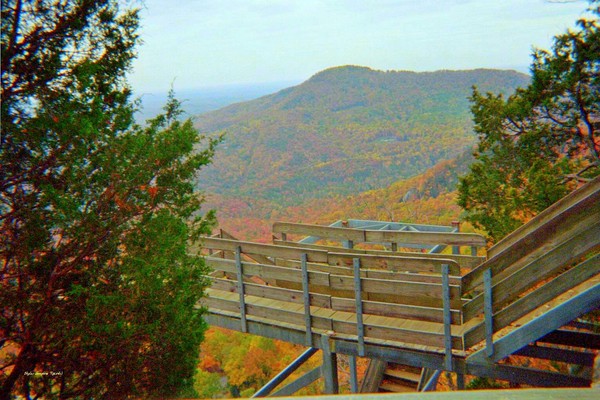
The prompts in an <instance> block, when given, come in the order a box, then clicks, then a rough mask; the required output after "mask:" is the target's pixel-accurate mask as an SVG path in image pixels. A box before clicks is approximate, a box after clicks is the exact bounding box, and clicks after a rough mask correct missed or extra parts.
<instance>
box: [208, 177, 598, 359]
mask: <svg viewBox="0 0 600 400" xmlns="http://www.w3.org/2000/svg"><path fill="white" fill-rule="evenodd" d="M274 232H275V233H276V234H279V235H281V236H282V237H281V239H277V240H276V244H259V243H252V242H244V241H239V240H235V239H233V238H231V237H229V238H214V237H213V238H204V239H203V242H204V243H203V248H204V249H205V250H206V251H208V256H207V257H206V260H207V263H208V265H209V266H210V267H211V268H213V270H214V272H213V273H212V274H211V276H210V279H211V280H212V287H211V289H209V290H208V297H207V298H205V299H203V302H204V304H205V305H206V306H208V307H209V308H210V310H211V313H217V314H218V313H220V314H222V315H226V316H228V317H231V318H236V319H237V318H239V323H240V330H242V331H246V330H247V323H248V321H259V322H261V323H263V324H265V325H275V326H277V325H282V324H285V325H286V326H288V327H292V329H295V330H298V331H304V332H306V343H305V344H306V345H308V346H311V345H312V340H313V333H323V332H334V334H335V335H336V336H339V337H344V338H346V339H347V340H350V341H356V342H357V343H358V345H359V348H362V349H364V346H365V342H367V343H368V342H372V343H379V344H390V343H391V344H392V345H393V344H395V345H397V346H400V347H402V346H404V347H416V348H427V349H431V350H432V351H434V352H443V353H444V354H445V360H446V363H447V364H446V365H447V369H449V370H451V368H452V366H451V363H452V357H453V351H454V352H455V353H456V352H457V351H458V352H461V351H462V352H464V351H467V350H469V349H471V348H472V347H473V346H474V345H475V344H477V343H479V342H481V341H483V340H485V341H486V346H487V348H488V349H489V352H490V354H491V353H493V349H494V340H495V338H494V335H495V334H496V333H498V331H500V330H501V329H503V328H505V327H507V326H509V325H510V324H512V323H514V322H515V321H517V320H518V319H520V318H522V317H524V316H526V315H527V314H529V313H530V312H531V311H534V310H536V309H539V308H540V307H541V306H544V305H547V304H548V303H550V302H551V301H553V300H554V299H555V298H557V297H559V296H561V295H564V294H565V293H567V292H570V291H573V292H574V295H577V293H579V291H585V290H587V289H586V288H590V287H591V288H593V289H594V290H595V292H594V294H592V295H591V296H592V297H590V296H589V295H588V297H587V299H590V298H591V301H592V302H594V301H596V303H598V305H600V296H596V294H595V293H596V291H597V290H598V289H599V288H600V276H599V274H600V255H599V254H598V250H599V249H600V178H597V179H595V180H594V181H593V182H590V183H589V184H587V185H586V186H584V187H583V188H581V189H580V190H577V191H575V192H573V193H572V194H571V195H569V196H567V197H565V198H564V199H562V200H561V201H560V202H559V203H557V204H556V205H554V206H552V207H550V208H549V209H548V210H546V211H544V212H543V213H541V214H540V215H538V216H537V217H536V218H534V219H533V220H531V221H530V222H529V223H527V224H525V225H524V226H523V227H522V228H520V229H518V230H517V231H515V232H514V233H513V234H511V235H510V236H508V237H507V238H506V239H504V240H503V241H501V242H500V243H498V244H497V245H496V246H494V247H492V248H491V249H490V250H489V255H490V257H489V258H488V260H487V261H485V262H483V263H480V265H478V266H476V267H474V268H473V266H474V262H478V261H481V257H472V256H460V255H445V254H435V255H434V254H421V253H409V252H404V253H397V252H390V251H373V250H364V249H360V250H359V249H343V248H340V247H332V246H318V245H308V244H303V243H295V242H292V241H290V240H288V238H287V237H286V235H287V234H296V235H310V236H318V237H324V238H327V239H337V240H345V241H353V242H354V243H359V242H369V241H374V242H381V241H385V242H394V241H395V242H396V243H407V242H410V243H417V242H420V243H428V244H440V243H443V244H447V245H461V246H462V245H464V246H482V245H484V244H485V241H484V240H483V239H482V237H480V236H478V235H473V234H460V233H431V232H382V231H369V230H360V229H349V228H331V227H322V226H314V225H304V224H290V223H276V224H275V225H274ZM222 236H225V237H227V235H222ZM465 265H468V267H467V268H465ZM465 269H466V270H467V272H466V273H465V274H464V275H462V276H461V270H462V271H463V272H465ZM586 285H587V286H586ZM586 293H587V292H586ZM594 296H596V297H594ZM540 332H541V331H540ZM423 346H424V347H423ZM463 354H464V353H463Z"/></svg>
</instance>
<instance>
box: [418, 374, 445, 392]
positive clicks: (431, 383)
mask: <svg viewBox="0 0 600 400" xmlns="http://www.w3.org/2000/svg"><path fill="white" fill-rule="evenodd" d="M441 373H442V371H441V370H437V371H435V372H434V373H433V374H432V375H431V378H429V380H428V381H427V383H426V384H425V386H423V390H421V391H422V392H431V391H434V390H435V388H436V386H437V383H438V379H440V375H441Z"/></svg>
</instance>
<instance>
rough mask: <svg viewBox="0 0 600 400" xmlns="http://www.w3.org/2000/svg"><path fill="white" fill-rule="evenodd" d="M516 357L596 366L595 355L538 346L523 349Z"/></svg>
mask: <svg viewBox="0 0 600 400" xmlns="http://www.w3.org/2000/svg"><path fill="white" fill-rule="evenodd" d="M514 355H517V356H523V357H529V358H538V359H542V360H552V361H558V362H564V363H567V364H577V365H583V366H586V367H591V366H593V365H594V358H595V356H596V355H595V354H594V353H588V352H582V351H574V350H568V349H561V348H557V347H548V346H537V345H529V346H526V347H523V348H522V349H520V350H518V351H517V352H516V353H514Z"/></svg>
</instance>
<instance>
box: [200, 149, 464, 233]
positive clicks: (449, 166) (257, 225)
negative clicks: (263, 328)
mask: <svg viewBox="0 0 600 400" xmlns="http://www.w3.org/2000/svg"><path fill="white" fill-rule="evenodd" d="M472 162H473V157H472V155H471V151H470V150H467V151H465V152H463V153H462V154H460V155H459V156H458V157H456V158H453V159H452V160H445V161H441V162H439V163H438V164H436V165H434V166H433V167H431V168H429V169H428V170H427V171H425V172H424V173H422V174H419V175H417V176H414V177H411V178H408V179H403V180H399V181H397V182H394V183H393V184H391V185H390V186H388V187H385V188H381V189H373V190H367V191H364V192H360V193H357V194H354V195H349V196H344V195H334V196H330V197H325V198H319V199H313V200H309V201H307V202H306V203H304V204H301V205H296V206H287V207H279V206H278V205H277V204H275V203H274V202H269V201H267V200H256V199H240V198H234V197H227V196H224V195H209V196H208V198H207V206H208V207H212V208H216V209H217V215H218V220H219V224H220V227H221V228H223V229H225V230H226V231H228V232H229V233H232V234H233V235H235V236H237V237H240V238H244V239H248V240H258V241H264V242H269V241H270V240H271V226H272V223H273V222H275V221H290V222H301V223H317V224H322V225H328V224H330V223H332V222H335V221H337V220H344V219H373V220H382V221H396V222H412V223H420V224H440V225H450V224H451V222H452V221H455V220H457V219H458V217H459V214H460V212H461V210H460V207H459V206H458V205H457V204H456V197H457V193H456V185H457V183H458V178H459V176H461V175H462V174H464V173H466V172H467V171H468V167H469V165H470V164H471V163H472Z"/></svg>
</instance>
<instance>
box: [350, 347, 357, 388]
mask: <svg viewBox="0 0 600 400" xmlns="http://www.w3.org/2000/svg"><path fill="white" fill-rule="evenodd" d="M348 358H349V361H350V362H349V367H350V392H351V393H358V375H357V373H356V356H354V355H350V356H348Z"/></svg>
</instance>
